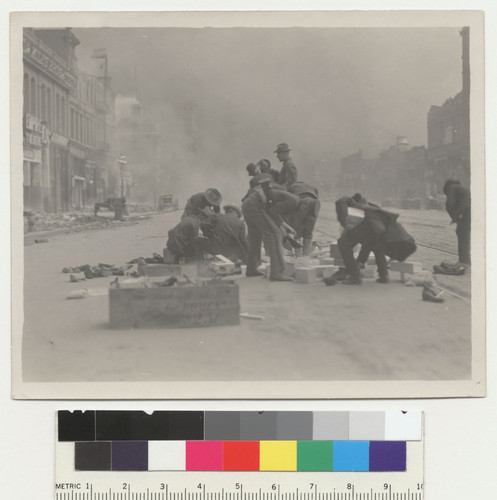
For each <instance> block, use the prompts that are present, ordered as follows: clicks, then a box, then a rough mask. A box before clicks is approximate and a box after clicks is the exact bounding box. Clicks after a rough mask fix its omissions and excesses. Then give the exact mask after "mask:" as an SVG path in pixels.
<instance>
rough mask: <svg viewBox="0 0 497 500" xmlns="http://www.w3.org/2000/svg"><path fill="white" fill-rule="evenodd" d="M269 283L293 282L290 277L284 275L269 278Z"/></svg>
mask: <svg viewBox="0 0 497 500" xmlns="http://www.w3.org/2000/svg"><path fill="white" fill-rule="evenodd" d="M269 281H293V278H290V276H285V275H284V274H281V275H280V276H274V277H272V278H269Z"/></svg>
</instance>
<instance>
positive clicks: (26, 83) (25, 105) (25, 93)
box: [22, 73, 29, 114]
mask: <svg viewBox="0 0 497 500" xmlns="http://www.w3.org/2000/svg"><path fill="white" fill-rule="evenodd" d="M22 95H23V98H24V100H23V107H22V110H23V113H24V114H26V113H29V76H28V74H27V73H24V84H23V88H22Z"/></svg>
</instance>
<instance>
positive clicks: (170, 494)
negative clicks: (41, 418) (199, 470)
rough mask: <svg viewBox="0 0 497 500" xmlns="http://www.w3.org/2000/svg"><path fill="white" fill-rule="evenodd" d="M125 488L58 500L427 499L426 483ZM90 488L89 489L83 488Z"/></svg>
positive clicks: (77, 491)
mask: <svg viewBox="0 0 497 500" xmlns="http://www.w3.org/2000/svg"><path fill="white" fill-rule="evenodd" d="M121 486H122V489H121V490H118V489H115V488H107V489H106V490H105V491H94V490H93V485H92V484H89V483H86V484H85V485H83V484H79V483H76V484H74V488H73V489H71V491H57V490H56V492H55V499H56V500H423V484H422V483H418V484H417V485H416V486H415V487H414V488H408V489H407V491H406V490H404V491H393V490H392V486H391V485H390V484H388V483H384V484H383V485H381V486H380V487H378V488H376V489H373V488H370V489H369V490H367V491H364V490H361V489H359V488H357V487H356V486H355V485H354V484H353V483H345V484H344V485H341V486H336V487H335V488H333V490H332V491H330V490H329V489H328V491H326V488H324V489H325V491H321V490H320V489H319V485H318V484H317V483H309V490H308V491H303V488H296V489H294V490H293V491H281V487H280V485H279V484H277V483H274V484H272V485H271V487H270V490H269V491H267V490H263V489H262V488H259V489H258V490H256V491H244V489H243V484H242V483H235V485H234V489H233V491H226V490H225V489H224V488H223V489H222V490H221V491H208V490H206V485H205V484H204V483H198V484H197V485H196V487H195V488H194V490H188V489H187V488H184V489H183V490H182V491H169V487H168V485H167V484H165V483H159V484H158V485H157V489H156V490H154V489H153V488H150V487H148V488H146V489H145V490H143V489H142V490H141V491H133V488H132V484H131V483H122V485H121ZM83 488H86V489H83Z"/></svg>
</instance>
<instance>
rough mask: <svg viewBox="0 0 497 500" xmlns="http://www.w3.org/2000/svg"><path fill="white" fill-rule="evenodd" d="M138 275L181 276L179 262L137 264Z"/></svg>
mask: <svg viewBox="0 0 497 500" xmlns="http://www.w3.org/2000/svg"><path fill="white" fill-rule="evenodd" d="M138 274H139V275H140V276H182V272H181V266H180V265H179V264H138Z"/></svg>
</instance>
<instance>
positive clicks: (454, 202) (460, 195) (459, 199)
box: [444, 181, 471, 222]
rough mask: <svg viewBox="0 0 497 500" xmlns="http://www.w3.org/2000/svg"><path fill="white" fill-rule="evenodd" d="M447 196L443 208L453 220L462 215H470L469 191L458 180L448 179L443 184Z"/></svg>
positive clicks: (456, 220)
mask: <svg viewBox="0 0 497 500" xmlns="http://www.w3.org/2000/svg"><path fill="white" fill-rule="evenodd" d="M444 193H445V195H446V196H447V201H446V203H445V209H446V210H447V213H448V214H449V216H450V218H451V219H452V221H453V222H458V221H459V220H460V219H461V218H462V217H471V191H470V190H469V189H468V188H466V187H464V186H461V184H459V183H458V182H450V181H448V182H447V183H446V184H445V186H444Z"/></svg>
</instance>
